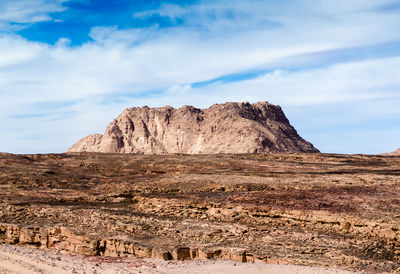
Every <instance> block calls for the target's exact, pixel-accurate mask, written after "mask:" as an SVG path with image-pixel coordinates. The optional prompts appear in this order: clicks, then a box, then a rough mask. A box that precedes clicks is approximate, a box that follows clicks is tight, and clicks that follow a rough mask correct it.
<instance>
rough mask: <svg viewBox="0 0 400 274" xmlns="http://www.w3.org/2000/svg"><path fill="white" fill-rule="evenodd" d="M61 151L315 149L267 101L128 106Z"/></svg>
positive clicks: (258, 151) (158, 152)
mask: <svg viewBox="0 0 400 274" xmlns="http://www.w3.org/2000/svg"><path fill="white" fill-rule="evenodd" d="M67 152H103V153H139V154H168V153H185V154H216V153H268V152H314V153H315V152H319V151H318V150H317V149H316V148H315V147H314V146H313V145H312V144H311V143H309V142H307V141H306V140H304V139H303V138H301V137H300V136H299V135H298V133H297V131H296V130H295V129H294V128H293V126H291V125H290V123H289V120H288V119H287V118H286V116H285V114H284V113H283V111H282V109H281V108H280V107H279V106H275V105H272V104H269V103H268V102H260V103H255V104H250V103H226V104H215V105H212V106H211V107H210V108H208V109H197V108H195V107H192V106H184V107H181V108H179V109H174V108H172V107H170V106H166V107H162V108H149V107H141V108H129V109H126V110H125V111H123V112H122V113H121V114H120V115H119V116H118V118H116V119H115V120H114V121H112V122H111V123H110V124H109V125H108V127H107V129H106V131H105V133H104V134H93V135H89V136H87V137H85V138H83V139H82V140H80V141H78V142H77V143H76V144H74V145H73V146H72V147H71V148H69V149H68V150H67Z"/></svg>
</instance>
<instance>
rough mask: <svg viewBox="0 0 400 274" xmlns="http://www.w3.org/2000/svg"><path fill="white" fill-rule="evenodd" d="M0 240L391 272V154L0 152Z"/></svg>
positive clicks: (394, 184)
mask: <svg viewBox="0 0 400 274" xmlns="http://www.w3.org/2000/svg"><path fill="white" fill-rule="evenodd" d="M0 190H1V191H0V243H7V244H23V245H30V246H36V247H40V248H49V249H52V250H58V251H69V252H72V253H79V254H87V255H99V256H135V257H142V258H159V259H164V260H170V259H180V260H187V259H204V258H229V259H233V260H239V261H246V262H253V261H254V262H267V263H275V262H279V263H289V264H299V265H313V266H330V267H337V268H343V269H350V270H358V271H362V272H365V273H381V272H384V273H399V272H400V242H399V239H400V223H399V218H400V216H399V212H400V202H399V201H400V157H382V156H373V155H371V156H365V155H328V154H305V153H297V154H287V153H285V154H241V155H176V154H171V155H137V154H101V153H71V154H61V155H54V154H50V155H10V154H1V153H0Z"/></svg>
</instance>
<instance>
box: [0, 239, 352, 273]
mask: <svg viewBox="0 0 400 274" xmlns="http://www.w3.org/2000/svg"><path fill="white" fill-rule="evenodd" d="M3 273H7V274H8V273H18V274H21V273H23V274H36V273H50V274H54V273H57V274H68V273H87V274H89V273H93V274H94V273H98V274H102V273H104V274H128V273H148V274H164V273H165V274H184V273H188V274H189V273H190V274H196V273H198V274H200V273H203V274H205V273H213V274H218V273H230V274H242V273H252V274H262V273H269V274H293V273H302V274H319V273H321V274H322V273H323V274H350V273H353V272H348V271H343V270H337V269H328V268H316V267H306V266H294V265H276V264H275V265H274V264H248V263H239V262H235V261H227V260H196V261H162V260H157V259H140V258H128V257H124V258H121V257H94V256H85V255H70V254H61V253H57V252H54V251H45V250H38V249H34V248H27V247H20V246H15V245H13V246H10V245H0V274H3Z"/></svg>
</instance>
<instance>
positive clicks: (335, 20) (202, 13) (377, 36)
mask: <svg viewBox="0 0 400 274" xmlns="http://www.w3.org/2000/svg"><path fill="white" fill-rule="evenodd" d="M25 2H28V1H18V3H17V4H15V6H14V5H11V4H10V3H11V1H6V2H1V3H3V7H6V8H5V9H3V12H0V29H1V24H2V22H3V24H6V23H9V22H20V23H26V22H31V23H33V22H35V21H37V20H50V19H51V18H49V17H48V14H49V12H54V11H60V10H62V9H63V7H62V2H63V1H45V0H33V1H32V2H31V3H32V4H30V5H28V6H27V7H26V9H25V10H23V11H21V13H20V14H19V15H17V13H15V12H13V11H15V10H20V9H23V8H22V7H23V5H22V3H25ZM4 3H8V5H10V6H12V7H13V8H12V9H10V8H7V5H5V4H4ZM13 3H14V2H13ZM15 3H16V2H15ZM249 3H250V4H249ZM284 3H286V4H284V5H283V6H282V5H277V4H276V3H275V2H274V3H271V2H270V1H250V2H248V1H233V2H232V4H230V5H226V4H224V5H223V4H222V1H212V2H211V1H203V2H200V4H197V5H194V6H183V7H179V6H173V5H165V6H162V7H161V8H160V9H159V10H156V11H150V12H144V13H140V14H136V15H135V16H136V17H141V18H146V17H147V16H151V15H152V14H159V15H161V16H167V17H170V18H172V19H171V20H174V21H175V23H177V26H175V27H170V28H160V27H158V26H152V27H149V28H145V29H125V30H120V29H118V27H116V26H115V27H94V28H93V29H92V31H91V32H90V36H91V37H92V38H93V39H94V41H92V42H88V43H86V44H83V45H81V46H74V47H70V44H69V43H70V41H69V39H68V38H62V39H60V40H59V41H58V42H57V43H56V44H55V45H54V46H50V45H47V44H41V43H36V42H31V41H27V40H25V39H23V38H21V37H19V36H17V35H11V34H3V35H2V36H1V37H0V118H1V120H2V125H1V126H0V130H1V131H2V132H7V134H6V135H3V136H2V137H0V151H1V150H7V151H12V152H34V151H41V152H49V151H63V150H64V149H66V148H67V146H68V145H70V144H71V143H72V142H73V141H75V140H77V139H78V138H79V137H83V136H84V135H86V134H89V133H92V132H101V131H103V130H104V127H105V125H106V123H107V122H108V121H110V120H111V119H112V118H114V117H115V116H116V115H117V114H118V113H119V112H120V111H122V110H123V109H124V108H126V107H130V106H140V105H144V104H146V105H150V106H162V105H166V104H169V105H173V106H180V105H185V104H194V105H196V106H198V107H206V106H209V105H211V104H212V103H216V102H219V103H221V102H225V101H251V102H255V101H265V100H268V101H270V102H272V103H275V104H280V105H282V106H284V108H285V109H287V110H288V112H289V113H298V112H295V111H294V110H296V109H298V108H299V107H302V108H306V109H307V110H308V112H305V113H302V114H301V115H302V116H301V117H305V116H307V115H312V112H313V110H314V111H315V110H316V109H317V108H318V107H320V106H321V105H322V106H326V109H329V106H337V105H340V104H343V105H349V104H354V105H359V111H358V114H357V115H351V114H350V113H349V110H346V111H347V114H346V116H350V117H351V119H354V120H355V121H356V120H357V119H358V120H359V121H361V120H365V119H368V118H369V117H371V116H374V117H376V116H380V117H381V119H386V118H387V117H390V116H396V115H397V117H399V115H400V113H399V110H398V109H397V108H395V107H394V104H393V102H398V101H400V98H399V96H400V95H399V90H400V80H399V79H400V78H399V77H398V75H399V73H400V69H399V68H400V59H399V58H398V57H392V58H386V59H375V60H372V59H370V60H360V61H352V62H349V63H343V61H341V60H337V61H336V62H337V64H335V61H333V62H330V63H325V62H326V61H325V59H324V58H323V55H324V52H326V51H335V50H338V51H340V50H343V49H348V48H352V47H364V46H371V45H374V44H384V43H389V42H393V41H398V40H400V33H399V32H398V29H399V26H400V16H398V14H393V13H380V12H377V11H375V10H374V9H375V8H377V7H379V6H380V5H387V4H390V3H393V1H389V0H384V1H379V2H378V1H372V0H367V1H355V2H351V3H352V4H349V2H348V1H344V0H343V1H342V0H340V1H337V2H332V1H317V3H319V5H311V1H309V2H304V1H302V2H301V3H300V2H299V1H294V0H293V1H286V2H284ZM312 3H315V1H312ZM332 3H336V4H332ZM298 9H300V10H301V12H300V11H299V12H297V10H298ZM0 10H1V4H0ZM2 20H3V21H2ZM180 20H181V21H182V22H180V23H179V21H180ZM178 23H179V24H178ZM317 53H318V54H317ZM299 56H302V58H301V61H298V57H299ZM321 56H322V57H321ZM361 59H362V58H361ZM299 62H300V64H299ZM310 63H312V64H313V65H315V64H317V65H319V66H318V67H316V68H309V67H308V66H309V64H310ZM294 65H296V67H297V68H299V67H300V68H302V69H298V70H290V69H289V70H287V69H284V68H290V67H292V66H294ZM271 69H272V70H273V72H272V73H266V74H264V75H261V76H259V77H256V78H254V79H242V80H238V81H233V82H226V81H222V80H221V81H219V82H218V81H217V82H214V83H212V84H209V85H203V86H202V87H201V88H192V84H193V83H196V82H202V81H209V80H211V79H216V78H219V77H223V76H226V75H231V74H236V73H248V72H249V71H250V72H251V71H260V70H261V71H263V70H271ZM44 102H47V103H48V104H44V105H43V103H44ZM68 102H71V103H68ZM374 102H379V103H380V104H382V107H381V109H380V110H377V109H376V108H373V107H371V105H373V103H374ZM54 106H57V107H54ZM366 106H369V107H368V108H367V107H366ZM331 111H332V113H334V110H333V109H331ZM289 118H290V117H289ZM296 119H297V118H296ZM296 119H295V120H296ZM330 119H331V121H332V122H333V123H338V122H340V119H344V118H343V117H340V119H339V118H337V119H336V120H335V118H332V117H330ZM298 120H299V121H303V122H304V120H302V119H301V118H299V119H298ZM318 123H322V121H318ZM318 123H317V124H316V126H318ZM300 126H301V124H300ZM21 133H22V134H21ZM21 136H23V137H21ZM307 136H308V135H307ZM34 137H35V138H34ZM14 139H15V140H19V141H15V142H14V141H13V140H14ZM24 142H25V143H24ZM23 144H25V145H23ZM29 146H31V147H32V146H33V148H29Z"/></svg>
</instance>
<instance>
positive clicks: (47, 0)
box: [0, 0, 68, 31]
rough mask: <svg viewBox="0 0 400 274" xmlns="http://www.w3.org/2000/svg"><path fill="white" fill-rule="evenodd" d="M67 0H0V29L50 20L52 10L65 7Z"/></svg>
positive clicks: (55, 10)
mask: <svg viewBox="0 0 400 274" xmlns="http://www.w3.org/2000/svg"><path fill="white" fill-rule="evenodd" d="M67 1H68V0H2V1H0V31H1V30H2V31H7V30H16V29H20V28H23V27H26V26H27V25H28V24H32V23H37V22H43V21H51V20H53V18H52V16H51V15H50V14H51V13H53V12H61V11H64V10H65V9H66V8H65V7H63V5H62V3H64V2H67Z"/></svg>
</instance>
